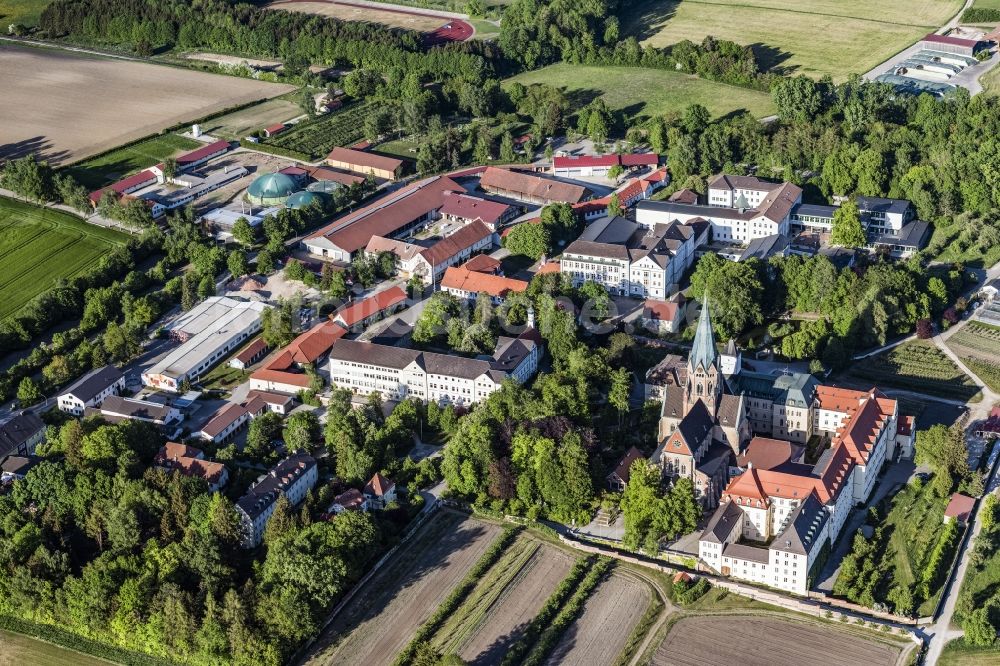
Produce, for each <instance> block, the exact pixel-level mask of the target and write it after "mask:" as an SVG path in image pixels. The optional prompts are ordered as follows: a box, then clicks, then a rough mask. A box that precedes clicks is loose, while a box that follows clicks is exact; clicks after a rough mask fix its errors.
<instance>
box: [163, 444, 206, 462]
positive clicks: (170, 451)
mask: <svg viewBox="0 0 1000 666" xmlns="http://www.w3.org/2000/svg"><path fill="white" fill-rule="evenodd" d="M204 455H205V452H204V451H202V450H201V449H198V448H195V447H193V446H188V445H187V444H179V443H178V442H167V443H166V444H164V445H163V446H161V447H160V450H159V451H158V452H157V453H156V457H155V458H154V459H153V463H154V464H157V465H162V464H163V463H165V462H168V461H170V460H173V459H174V458H197V457H199V456H204Z"/></svg>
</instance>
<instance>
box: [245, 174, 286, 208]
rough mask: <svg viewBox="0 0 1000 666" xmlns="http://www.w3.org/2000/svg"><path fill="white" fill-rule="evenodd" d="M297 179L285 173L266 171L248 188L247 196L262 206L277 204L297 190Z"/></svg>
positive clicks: (283, 201)
mask: <svg viewBox="0 0 1000 666" xmlns="http://www.w3.org/2000/svg"><path fill="white" fill-rule="evenodd" d="M296 189H297V188H296V186H295V181H294V180H292V179H291V177H289V176H286V175H285V174H283V173H266V174H264V175H263V176H258V177H257V178H256V179H255V180H254V181H253V182H252V183H250V187H248V188H247V198H248V199H249V200H250V201H251V202H252V203H255V204H258V205H260V206H275V205H278V204H283V203H285V200H286V199H287V198H288V197H289V195H291V194H292V192H294V191H295V190H296Z"/></svg>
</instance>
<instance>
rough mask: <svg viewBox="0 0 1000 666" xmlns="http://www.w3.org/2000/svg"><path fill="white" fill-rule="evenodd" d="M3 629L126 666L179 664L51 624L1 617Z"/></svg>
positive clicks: (169, 665) (168, 665) (170, 665)
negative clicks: (92, 638)
mask: <svg viewBox="0 0 1000 666" xmlns="http://www.w3.org/2000/svg"><path fill="white" fill-rule="evenodd" d="M0 629H4V630H6V631H11V632H14V633H17V634H23V635H24V636H29V637H31V638H36V639H40V640H43V641H47V642H49V643H53V644H54V645H59V646H61V647H64V648H67V649H69V650H76V651H77V652H82V653H84V654H89V655H93V656H95V657H100V658H101V659H107V660H108V661H113V662H115V663H119V664H125V666H173V664H175V663H176V662H173V661H170V660H169V659H163V658H161V657H154V656H152V655H148V654H140V653H138V652H132V651H131V650H126V649H124V648H120V647H115V646H113V645H108V644H106V643H101V642H100V641H95V640H91V639H89V638H84V637H83V636H80V635H78V634H75V633H73V632H71V631H66V630H65V629H62V628H60V627H56V626H52V625H49V624H36V623H34V622H28V621H27V620H21V619H19V618H15V617H10V616H7V615H0Z"/></svg>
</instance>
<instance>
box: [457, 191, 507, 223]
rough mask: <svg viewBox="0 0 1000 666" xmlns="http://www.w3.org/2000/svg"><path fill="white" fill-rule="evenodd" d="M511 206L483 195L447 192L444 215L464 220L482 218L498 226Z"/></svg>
mask: <svg viewBox="0 0 1000 666" xmlns="http://www.w3.org/2000/svg"><path fill="white" fill-rule="evenodd" d="M510 208H511V207H510V206H508V205H507V204H505V203H500V202H498V201H490V200H489V199H483V198H481V197H473V196H470V195H468V194H460V193H458V192H445V193H444V205H443V206H441V214H442V215H452V216H454V217H458V218H461V219H463V220H480V221H482V222H485V223H486V224H492V225H494V226H496V225H497V224H499V223H500V218H502V217H503V216H504V215H506V214H507V211H509V210H510Z"/></svg>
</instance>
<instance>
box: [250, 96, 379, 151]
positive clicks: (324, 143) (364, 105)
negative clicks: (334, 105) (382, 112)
mask: <svg viewBox="0 0 1000 666" xmlns="http://www.w3.org/2000/svg"><path fill="white" fill-rule="evenodd" d="M378 107H379V105H378V104H377V103H376V102H357V103H354V104H349V105H347V106H345V107H344V108H343V109H340V110H339V111H334V112H333V113H328V114H326V115H325V116H320V117H319V118H317V119H316V120H312V121H306V122H301V123H298V124H297V125H295V126H294V127H292V128H291V129H288V130H285V131H284V132H282V133H281V134H278V135H277V136H275V137H274V138H272V139H268V140H267V141H265V142H264V143H265V145H269V146H275V147H277V148H284V149H286V150H294V151H296V152H298V153H302V154H303V155H308V156H309V157H311V158H313V159H319V158H321V157H326V154H327V153H329V152H330V151H331V150H332V149H333V148H335V147H337V146H346V145H349V144H352V143H355V142H356V141H359V140H360V139H362V138H363V137H364V127H365V118H367V117H368V116H369V115H370V114H372V113H373V112H374V111H376V110H377V109H378Z"/></svg>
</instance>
